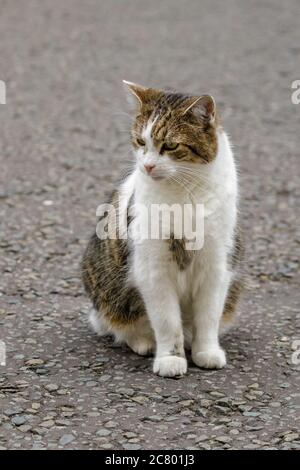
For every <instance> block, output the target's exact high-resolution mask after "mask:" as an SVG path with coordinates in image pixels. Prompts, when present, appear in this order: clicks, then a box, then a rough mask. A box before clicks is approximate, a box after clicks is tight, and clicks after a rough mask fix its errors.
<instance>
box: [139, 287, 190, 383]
mask: <svg viewBox="0 0 300 470" xmlns="http://www.w3.org/2000/svg"><path fill="white" fill-rule="evenodd" d="M145 298H146V299H147V300H146V309H147V311H148V315H149V318H150V321H151V324H152V327H153V329H154V332H155V338H156V354H155V359H154V364H153V372H155V373H156V374H158V375H161V376H163V377H174V376H177V375H183V374H185V373H186V371H187V361H186V358H185V351H184V337H183V329H182V324H181V312H180V307H179V302H178V299H177V295H176V292H175V290H174V289H172V286H171V284H169V283H166V281H164V283H163V284H162V283H161V282H160V283H158V284H157V287H156V289H155V290H154V291H153V292H152V294H151V295H149V296H147V295H146V297H145Z"/></svg>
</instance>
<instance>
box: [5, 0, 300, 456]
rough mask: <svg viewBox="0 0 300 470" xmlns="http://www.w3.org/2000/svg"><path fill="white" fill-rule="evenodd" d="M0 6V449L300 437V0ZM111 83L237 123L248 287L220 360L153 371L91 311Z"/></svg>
mask: <svg viewBox="0 0 300 470" xmlns="http://www.w3.org/2000/svg"><path fill="white" fill-rule="evenodd" d="M0 9H1V14H0V35H1V40H0V80H4V81H5V82H6V86H7V103H6V105H3V104H0V158H1V162H0V163H1V166H0V168H1V171H0V186H1V189H0V213H1V239H0V249H1V255H0V268H1V277H0V304H1V305H0V325H1V333H0V339H1V340H2V341H5V343H6V347H7V360H6V366H0V371H1V378H0V400H1V401H0V407H1V410H0V412H1V415H0V448H1V449H5V448H8V449H16V448H23V449H32V448H33V449H40V448H41V449H44V448H48V449H53V448H70V449H71V448H80V449H109V448H112V449H132V450H134V449H139V448H143V449H155V448H156V449H219V448H225V449H256V448H257V449H261V448H263V449H270V448H273V449H275V448H276V449H277V448H280V449H291V448H298V449H299V448H300V437H299V415H300V413H299V410H300V394H299V371H300V367H299V365H297V364H296V362H297V360H295V359H297V354H294V356H292V355H293V348H294V349H295V348H297V345H296V343H295V341H296V340H300V332H299V326H300V323H299V321H300V318H299V276H298V274H299V242H300V239H299V233H298V235H297V223H298V219H299V215H300V214H299V148H300V145H299V127H300V104H299V105H295V104H292V102H291V83H292V81H293V80H296V79H300V70H299V55H300V46H299V44H300V42H299V39H300V37H299V21H300V3H299V1H298V0H287V1H285V2H282V1H281V0H269V1H267V0H266V1H260V0H250V1H241V0H229V1H226V2H221V1H216V0H204V1H202V0H201V1H200V0H198V1H197V0H189V1H187V0H182V1H180V2H174V1H171V0H164V1H158V0H152V1H151V2H149V1H147V2H146V1H141V0H139V1H138V0H127V1H126V2H124V1H121V0H114V1H108V0H105V1H100V0H99V1H96V0H85V1H84V2H83V1H80V0H64V1H63V2H62V1H61V0H43V1H40V0H36V1H34V0H26V1H25V0H0ZM122 79H127V80H131V81H136V82H139V83H141V84H144V85H152V86H172V87H174V88H178V89H180V90H185V91H190V92H194V93H211V94H213V95H214V96H215V99H216V101H217V104H218V106H219V110H220V113H221V115H222V118H223V123H224V126H225V128H226V129H227V130H228V132H229V133H230V135H231V137H232V141H233V143H234V146H235V153H236V156H237V159H238V161H239V168H240V182H241V219H242V223H243V225H244V227H245V232H246V239H247V265H248V270H249V283H248V290H247V292H246V295H245V297H244V301H243V305H242V314H241V318H240V321H239V323H238V326H237V328H236V329H235V330H234V331H232V332H231V333H230V334H228V335H227V336H226V337H225V338H224V339H223V341H222V344H223V345H224V347H225V348H226V350H227V353H228V366H227V368H226V369H224V370H222V371H203V370H200V369H198V368H196V367H193V365H192V364H190V368H189V371H188V375H187V376H186V377H184V378H182V379H180V380H174V379H165V378H159V377H156V376H154V375H153V374H152V372H151V359H145V358H140V357H138V356H136V355H134V354H133V353H131V352H130V351H129V350H128V349H127V348H125V347H122V348H120V347H115V346H114V345H113V344H112V342H111V340H109V339H105V340H101V339H98V338H97V337H96V336H95V335H94V334H93V333H92V332H91V331H90V330H89V327H88V325H87V315H86V314H87V311H88V309H89V303H88V301H87V298H86V297H85V295H84V293H83V289H82V285H81V282H80V279H79V269H78V266H79V262H80V259H81V255H82V252H83V249H84V246H85V244H86V240H87V238H88V237H89V235H90V233H91V232H92V231H93V229H94V227H95V224H96V217H95V210H96V207H97V205H98V204H99V203H101V202H102V201H103V199H104V198H105V195H106V193H107V192H108V191H110V190H111V189H112V188H113V187H114V181H115V180H116V179H117V178H118V177H119V175H120V174H121V172H122V171H123V170H124V168H126V160H127V159H128V156H129V151H130V147H129V144H128V132H127V130H128V126H129V117H128V115H127V114H126V113H127V105H126V100H125V98H124V90H123V87H122V84H121V80H122ZM298 347H299V346H298ZM294 353H295V351H294ZM299 357H300V355H299ZM299 357H298V358H299ZM293 358H294V360H293Z"/></svg>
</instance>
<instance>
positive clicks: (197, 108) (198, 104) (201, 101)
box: [183, 95, 216, 123]
mask: <svg viewBox="0 0 300 470" xmlns="http://www.w3.org/2000/svg"><path fill="white" fill-rule="evenodd" d="M191 110H192V111H194V112H195V114H196V115H197V116H199V117H200V118H201V119H204V120H205V121H207V122H209V123H213V122H214V120H215V116H216V103H215V100H214V98H213V97H212V96H211V95H202V96H194V97H192V98H189V99H188V100H187V101H186V102H185V109H184V112H183V114H186V113H187V112H188V111H191Z"/></svg>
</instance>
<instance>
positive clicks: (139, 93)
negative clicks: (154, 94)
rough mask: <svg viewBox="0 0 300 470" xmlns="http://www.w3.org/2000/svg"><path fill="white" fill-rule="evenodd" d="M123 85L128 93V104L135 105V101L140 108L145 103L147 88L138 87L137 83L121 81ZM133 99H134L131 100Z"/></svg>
mask: <svg viewBox="0 0 300 470" xmlns="http://www.w3.org/2000/svg"><path fill="white" fill-rule="evenodd" d="M123 83H124V85H125V86H126V87H127V89H128V90H129V92H130V94H129V96H128V98H129V102H130V104H136V99H137V100H138V102H139V104H140V106H142V105H143V103H144V102H145V101H146V95H147V90H148V88H146V87H143V86H141V85H138V84H137V83H132V82H127V80H123ZM133 97H135V99H132V98H133Z"/></svg>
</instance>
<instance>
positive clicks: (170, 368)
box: [153, 356, 187, 377]
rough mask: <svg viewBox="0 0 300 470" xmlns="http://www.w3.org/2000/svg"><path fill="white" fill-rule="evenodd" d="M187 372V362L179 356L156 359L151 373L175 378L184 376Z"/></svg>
mask: <svg viewBox="0 0 300 470" xmlns="http://www.w3.org/2000/svg"><path fill="white" fill-rule="evenodd" d="M186 371H187V360H186V359H185V358H184V357H179V356H164V357H156V358H155V360H154V364H153V372H154V373H155V374H158V375H161V376H162V377H176V376H178V375H184V374H186Z"/></svg>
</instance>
